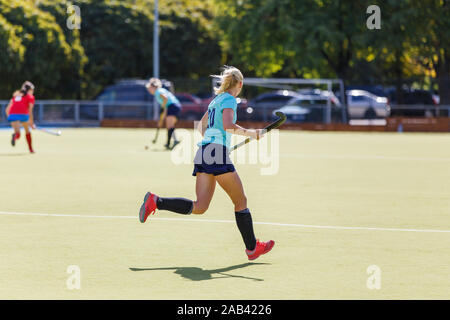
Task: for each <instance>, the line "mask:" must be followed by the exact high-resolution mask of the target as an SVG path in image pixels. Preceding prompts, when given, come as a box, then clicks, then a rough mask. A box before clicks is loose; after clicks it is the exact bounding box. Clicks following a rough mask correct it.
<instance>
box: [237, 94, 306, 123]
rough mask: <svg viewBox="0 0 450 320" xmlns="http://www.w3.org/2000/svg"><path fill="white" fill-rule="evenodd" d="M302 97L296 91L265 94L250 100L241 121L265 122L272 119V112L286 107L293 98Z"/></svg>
mask: <svg viewBox="0 0 450 320" xmlns="http://www.w3.org/2000/svg"><path fill="white" fill-rule="evenodd" d="M300 96H301V95H300V94H299V93H297V92H295V91H290V90H277V91H272V92H268V93H263V94H260V95H259V96H257V97H256V98H254V99H252V100H250V102H249V103H248V107H247V108H246V110H245V113H244V114H243V115H241V117H240V118H239V119H246V120H264V121H267V120H268V119H270V118H271V117H272V111H273V110H275V109H278V108H280V107H282V106H284V105H286V104H287V103H288V102H289V101H290V100H291V99H292V98H296V97H300Z"/></svg>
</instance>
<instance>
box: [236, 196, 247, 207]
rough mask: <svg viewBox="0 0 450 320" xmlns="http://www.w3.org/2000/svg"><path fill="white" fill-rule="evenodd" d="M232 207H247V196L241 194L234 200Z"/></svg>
mask: <svg viewBox="0 0 450 320" xmlns="http://www.w3.org/2000/svg"><path fill="white" fill-rule="evenodd" d="M234 207H235V208H244V209H245V208H247V197H246V196H242V197H240V198H239V199H237V200H235V201H234Z"/></svg>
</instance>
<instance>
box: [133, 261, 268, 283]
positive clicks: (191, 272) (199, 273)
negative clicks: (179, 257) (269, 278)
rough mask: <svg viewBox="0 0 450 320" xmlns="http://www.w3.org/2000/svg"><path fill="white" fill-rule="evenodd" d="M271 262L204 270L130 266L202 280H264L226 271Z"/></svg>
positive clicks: (138, 269) (140, 269) (248, 263)
mask: <svg viewBox="0 0 450 320" xmlns="http://www.w3.org/2000/svg"><path fill="white" fill-rule="evenodd" d="M264 264H270V263H251V262H247V263H242V264H237V265H234V266H230V267H226V268H221V269H213V270H204V269H202V268H198V267H168V268H130V270H131V271H156V270H175V272H174V273H176V274H179V275H180V276H181V277H183V278H185V279H189V280H192V281H202V280H211V279H221V278H242V279H248V280H253V281H264V279H259V278H252V277H244V276H237V275H233V274H227V273H225V272H228V271H232V270H236V269H242V268H245V267H249V266H256V265H264ZM214 274H217V275H220V276H218V277H213V275H214Z"/></svg>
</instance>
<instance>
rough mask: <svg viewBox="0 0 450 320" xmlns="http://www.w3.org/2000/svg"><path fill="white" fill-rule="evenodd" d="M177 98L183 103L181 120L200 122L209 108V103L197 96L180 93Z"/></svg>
mask: <svg viewBox="0 0 450 320" xmlns="http://www.w3.org/2000/svg"><path fill="white" fill-rule="evenodd" d="M175 96H176V97H177V99H178V100H179V101H180V103H181V106H182V108H181V113H180V118H181V119H186V120H200V119H201V118H202V116H203V114H204V113H205V111H206V109H207V108H208V103H206V101H204V100H202V99H200V98H199V97H197V96H196V95H193V94H190V93H185V92H180V93H176V94H175Z"/></svg>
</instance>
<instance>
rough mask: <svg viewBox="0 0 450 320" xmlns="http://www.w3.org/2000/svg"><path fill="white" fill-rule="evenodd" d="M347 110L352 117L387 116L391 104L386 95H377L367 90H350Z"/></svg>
mask: <svg viewBox="0 0 450 320" xmlns="http://www.w3.org/2000/svg"><path fill="white" fill-rule="evenodd" d="M346 95H347V110H348V115H349V117H350V119H376V118H386V117H388V116H389V114H390V104H389V100H388V98H386V97H380V96H376V95H374V94H372V93H370V92H368V91H365V90H348V91H346Z"/></svg>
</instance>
